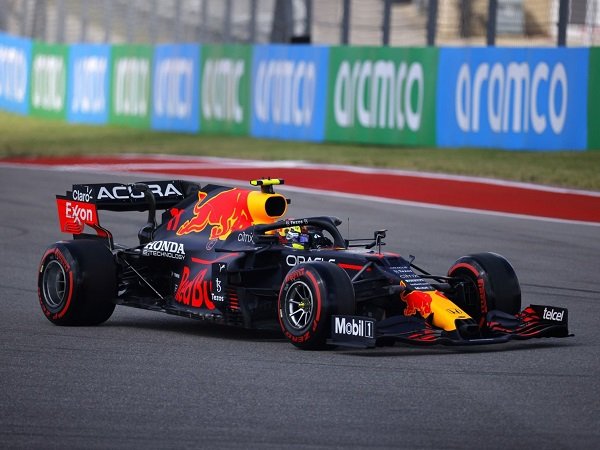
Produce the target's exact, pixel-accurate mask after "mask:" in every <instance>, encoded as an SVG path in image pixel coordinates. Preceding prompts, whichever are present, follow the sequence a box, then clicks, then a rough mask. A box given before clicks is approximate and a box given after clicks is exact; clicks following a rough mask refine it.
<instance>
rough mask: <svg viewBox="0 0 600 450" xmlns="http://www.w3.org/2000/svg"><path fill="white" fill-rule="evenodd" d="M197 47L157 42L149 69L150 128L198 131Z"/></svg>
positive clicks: (198, 78)
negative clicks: (150, 80) (150, 90)
mask: <svg viewBox="0 0 600 450" xmlns="http://www.w3.org/2000/svg"><path fill="white" fill-rule="evenodd" d="M199 80H200V46H199V45H195V44H167V45H157V46H156V48H155V50H154V68H153V71H152V128H154V129H155V130H162V131H182V132H187V133H197V132H198V131H199V130H200V114H199V111H200V108H199V104H200V94H199V89H198V87H199V84H200V83H199Z"/></svg>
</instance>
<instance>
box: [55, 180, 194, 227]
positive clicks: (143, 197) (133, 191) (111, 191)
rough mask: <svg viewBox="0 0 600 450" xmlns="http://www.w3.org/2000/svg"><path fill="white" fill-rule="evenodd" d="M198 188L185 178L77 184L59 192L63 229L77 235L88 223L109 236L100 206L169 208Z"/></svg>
mask: <svg viewBox="0 0 600 450" xmlns="http://www.w3.org/2000/svg"><path fill="white" fill-rule="evenodd" d="M139 186H144V188H145V187H146V186H147V188H146V189H145V191H146V192H144V190H141V189H139ZM199 190H200V185H198V184H196V183H191V182H189V181H182V180H167V181H144V182H141V183H135V184H122V183H100V184H74V185H73V187H72V189H71V190H70V191H67V193H66V195H57V196H56V206H57V208H58V219H59V222H60V229H61V231H62V232H64V233H71V234H73V235H77V234H82V233H83V230H84V228H85V225H88V226H90V227H92V228H93V229H95V230H96V232H97V234H98V235H99V236H103V237H109V236H110V233H109V232H108V231H107V230H105V229H104V228H102V227H101V226H100V222H99V220H98V211H99V210H107V211H149V210H151V209H169V208H172V207H173V206H175V205H177V204H178V203H179V202H181V201H182V200H183V199H185V198H186V197H188V196H190V195H193V194H195V193H196V192H198V191H199ZM148 192H150V193H151V194H152V197H153V198H154V202H150V201H148V198H147V193H148ZM150 200H152V198H151V199H150ZM152 203H154V204H152Z"/></svg>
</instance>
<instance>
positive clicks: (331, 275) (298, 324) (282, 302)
mask: <svg viewBox="0 0 600 450" xmlns="http://www.w3.org/2000/svg"><path fill="white" fill-rule="evenodd" d="M355 309H356V306H355V299H354V288H353V287H352V281H351V280H350V277H349V276H348V274H347V273H346V272H345V271H344V270H343V269H341V268H340V267H338V266H336V265H335V264H332V263H329V262H311V263H306V264H300V265H298V266H296V267H294V268H293V269H292V270H290V271H289V273H288V274H287V276H286V277H285V280H284V281H283V284H282V286H281V290H280V292H279V301H278V317H279V324H280V325H281V330H282V331H283V334H284V335H285V336H286V337H287V338H288V339H289V340H290V342H291V343H292V344H294V345H295V346H296V347H298V348H301V349H304V350H318V349H323V348H325V347H326V346H327V345H326V341H327V338H328V337H329V336H330V334H331V316H332V315H334V314H341V315H353V314H354V313H355Z"/></svg>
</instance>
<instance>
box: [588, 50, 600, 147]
mask: <svg viewBox="0 0 600 450" xmlns="http://www.w3.org/2000/svg"><path fill="white" fill-rule="evenodd" d="M588 73H589V77H588V111H587V120H588V124H587V125H588V127H587V129H588V149H594V150H600V89H598V86H600V47H592V48H590V62H589V68H588Z"/></svg>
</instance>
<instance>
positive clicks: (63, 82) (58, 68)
mask: <svg viewBox="0 0 600 450" xmlns="http://www.w3.org/2000/svg"><path fill="white" fill-rule="evenodd" d="M68 54H69V47H68V46H67V45H52V44H45V43H42V42H34V44H33V46H32V57H31V88H30V89H31V90H30V93H29V107H30V112H31V115H33V116H38V117H44V118H48V119H64V118H65V117H66V110H67V109H66V98H67V58H68Z"/></svg>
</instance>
